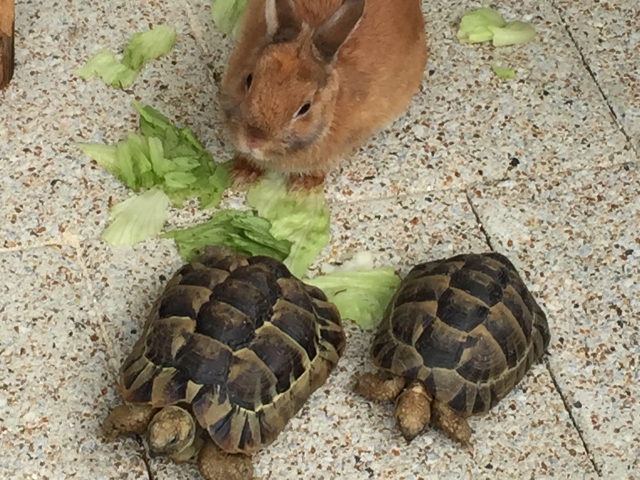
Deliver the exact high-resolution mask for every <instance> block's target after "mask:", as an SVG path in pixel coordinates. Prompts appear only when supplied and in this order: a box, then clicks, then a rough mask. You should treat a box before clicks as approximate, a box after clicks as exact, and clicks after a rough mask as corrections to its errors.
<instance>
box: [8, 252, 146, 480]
mask: <svg viewBox="0 0 640 480" xmlns="http://www.w3.org/2000/svg"><path fill="white" fill-rule="evenodd" d="M0 270H1V271H2V272H3V275H2V279H0V332H1V334H0V356H1V357H2V363H3V366H4V367H3V372H4V373H3V376H2V380H1V386H0V419H1V420H0V423H1V424H2V426H1V427H0V445H1V446H2V451H3V455H2V459H0V477H2V478H7V479H8V478H16V479H17V478H24V479H27V478H50V479H62V478H73V477H75V478H91V477H93V478H112V479H146V478H149V477H148V475H147V469H146V467H145V465H144V462H143V461H142V459H141V458H140V457H139V456H138V455H137V454H136V449H138V450H139V449H140V447H139V445H138V442H136V441H135V440H132V439H128V440H127V439H125V440H123V441H121V442H119V443H106V442H104V441H103V440H102V438H101V436H100V435H99V425H100V422H101V421H102V418H103V416H104V415H105V414H106V413H105V412H106V410H107V409H108V408H109V407H110V406H111V405H112V404H113V402H114V400H115V393H114V389H113V388H111V383H112V381H111V379H112V377H113V371H109V369H108V366H107V355H108V354H107V352H106V351H105V348H104V344H103V343H102V341H101V339H102V338H103V330H102V327H101V318H100V313H99V311H97V310H96V309H95V308H94V306H93V301H92V298H91V296H90V295H88V294H87V290H86V283H87V282H86V281H85V280H84V279H83V278H82V275H83V272H82V270H81V268H79V266H78V263H77V262H76V258H75V253H74V251H73V250H72V249H70V248H68V247H65V248H46V249H45V248H37V249H30V250H27V251H23V252H11V253H2V252H0Z"/></svg>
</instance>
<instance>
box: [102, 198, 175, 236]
mask: <svg viewBox="0 0 640 480" xmlns="http://www.w3.org/2000/svg"><path fill="white" fill-rule="evenodd" d="M168 206H169V199H168V198H167V196H166V195H165V194H164V192H163V191H162V190H160V189H158V188H152V189H150V190H147V191H146V192H145V193H143V194H141V195H134V196H132V197H130V198H128V199H127V200H125V201H123V202H120V203H118V204H117V205H115V206H114V207H113V208H112V209H111V212H110V215H109V217H110V221H111V224H110V225H109V226H108V227H107V228H106V229H105V231H104V232H102V238H103V239H104V240H105V241H106V242H107V243H110V244H111V245H135V244H136V243H138V242H141V241H143V240H145V239H147V238H149V237H151V236H154V235H157V234H158V233H160V231H162V227H163V225H164V222H165V220H166V219H167V207H168Z"/></svg>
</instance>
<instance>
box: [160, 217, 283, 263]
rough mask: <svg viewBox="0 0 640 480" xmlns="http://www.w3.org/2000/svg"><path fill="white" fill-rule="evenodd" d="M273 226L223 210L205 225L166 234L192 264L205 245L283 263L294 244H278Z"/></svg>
mask: <svg viewBox="0 0 640 480" xmlns="http://www.w3.org/2000/svg"><path fill="white" fill-rule="evenodd" d="M270 229H271V223H270V222H269V221H268V220H266V219H264V218H260V217H257V216H255V215H254V214H253V213H252V212H250V211H240V210H221V211H218V212H216V213H214V214H213V215H212V216H211V219H210V220H209V221H208V222H206V223H203V224H200V225H196V226H194V227H189V228H185V229H182V230H172V231H170V232H167V233H165V234H164V235H163V236H164V237H165V238H173V239H174V240H175V242H176V246H177V247H178V250H179V252H180V255H181V257H182V258H183V259H184V260H185V261H190V260H191V259H192V258H193V257H194V256H195V255H196V253H197V251H198V250H200V249H202V248H204V246H205V245H209V244H219V245H226V246H227V247H229V248H232V249H233V250H235V251H236V252H238V253H240V254H243V255H267V256H269V257H272V258H276V259H278V260H280V261H283V260H284V259H285V258H286V257H287V255H288V254H289V250H290V247H291V242H288V241H286V240H278V239H276V238H274V237H273V235H271V233H269V230H270Z"/></svg>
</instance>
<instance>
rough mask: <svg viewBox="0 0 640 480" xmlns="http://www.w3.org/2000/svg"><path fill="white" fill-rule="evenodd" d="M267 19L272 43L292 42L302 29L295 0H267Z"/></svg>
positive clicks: (268, 32) (268, 35)
mask: <svg viewBox="0 0 640 480" xmlns="http://www.w3.org/2000/svg"><path fill="white" fill-rule="evenodd" d="M265 20H266V24H267V37H268V38H269V41H270V42H271V43H285V42H292V41H294V40H295V39H296V38H297V37H298V34H299V33H300V30H301V29H302V22H301V21H300V19H299V18H298V15H297V14H296V8H295V5H294V4H293V0H266V2H265Z"/></svg>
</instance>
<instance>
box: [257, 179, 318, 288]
mask: <svg viewBox="0 0 640 480" xmlns="http://www.w3.org/2000/svg"><path fill="white" fill-rule="evenodd" d="M247 205H249V206H250V207H251V208H253V209H255V210H256V211H257V212H258V215H260V216H261V217H263V218H266V219H267V220H269V222H271V230H270V231H271V234H272V235H273V236H274V237H275V238H277V239H278V240H288V241H290V242H292V243H293V245H292V246H291V252H290V253H289V256H288V257H287V258H286V259H285V260H284V264H285V265H286V266H287V267H288V268H289V270H291V273H293V274H294V275H295V276H296V277H299V278H300V277H302V276H303V275H304V273H305V272H306V271H307V269H308V268H309V266H310V265H311V264H312V263H313V261H314V259H315V258H316V256H317V255H318V253H319V252H320V251H321V250H322V249H323V248H324V246H325V245H326V244H327V243H328V242H329V209H328V208H327V206H326V202H325V197H324V190H323V189H322V188H319V189H316V190H314V191H310V192H309V191H305V192H288V191H287V183H286V181H285V179H284V178H282V177H281V176H279V175H277V174H269V175H265V176H264V177H263V178H262V179H261V180H260V181H259V182H258V183H256V184H255V185H253V186H252V187H251V188H250V189H249V191H248V192H247Z"/></svg>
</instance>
